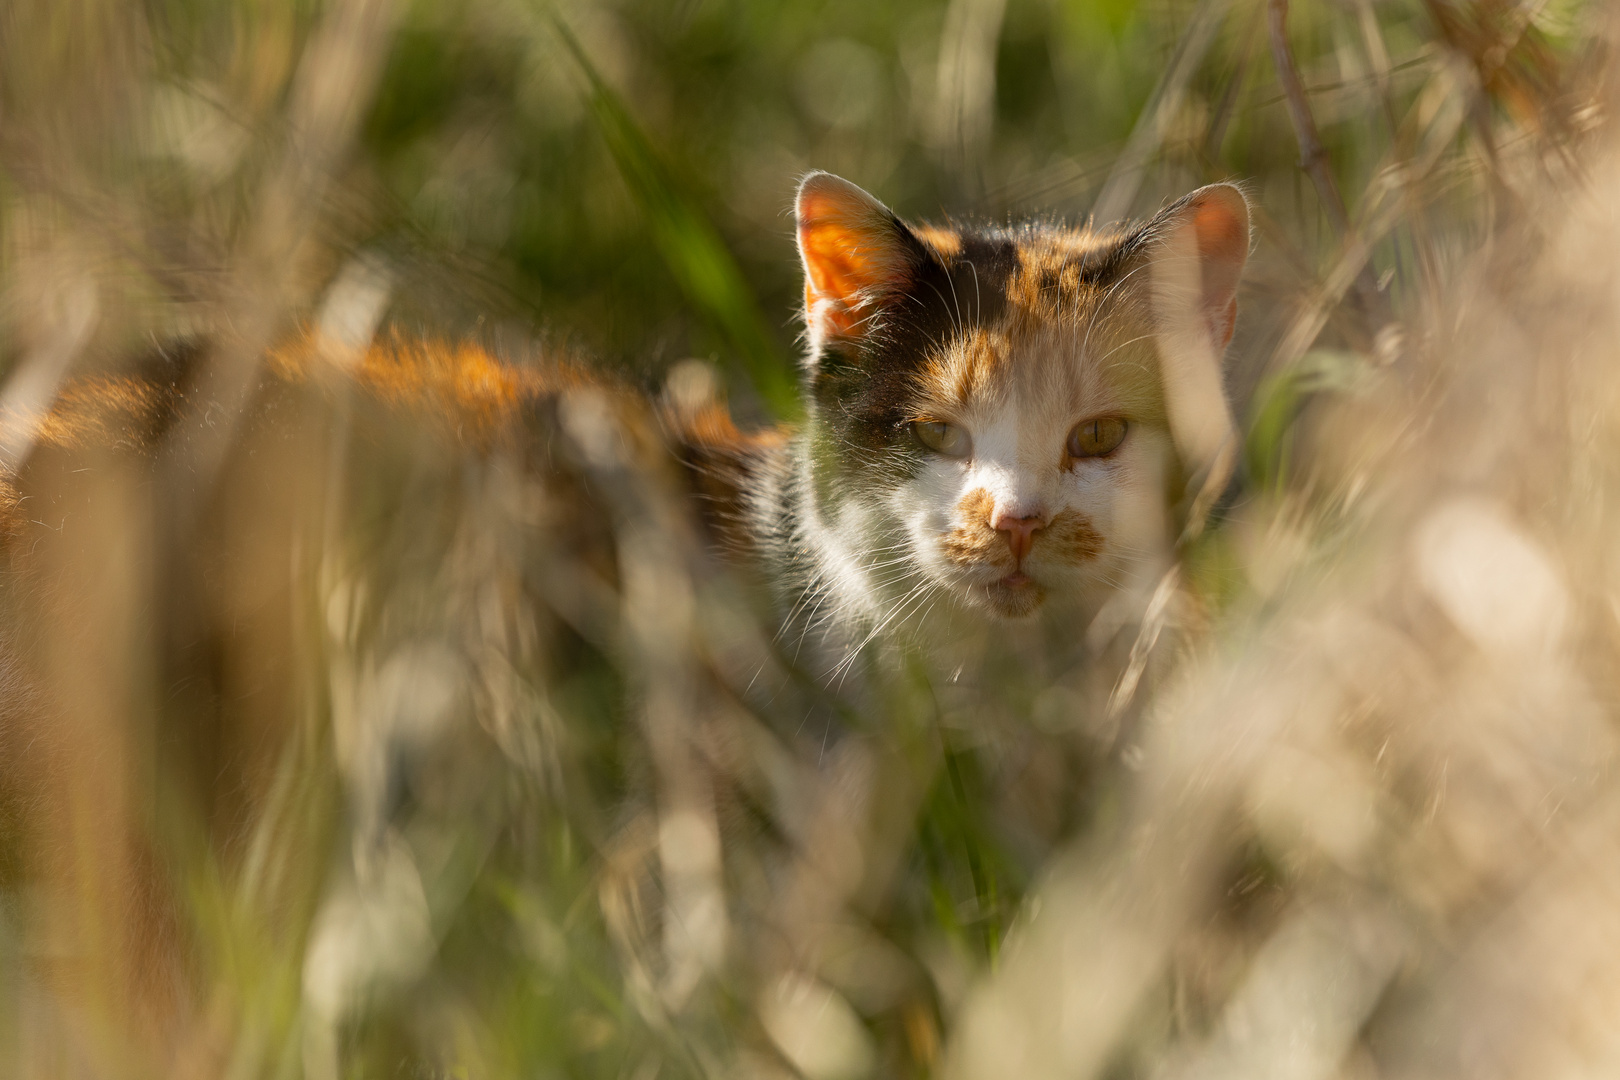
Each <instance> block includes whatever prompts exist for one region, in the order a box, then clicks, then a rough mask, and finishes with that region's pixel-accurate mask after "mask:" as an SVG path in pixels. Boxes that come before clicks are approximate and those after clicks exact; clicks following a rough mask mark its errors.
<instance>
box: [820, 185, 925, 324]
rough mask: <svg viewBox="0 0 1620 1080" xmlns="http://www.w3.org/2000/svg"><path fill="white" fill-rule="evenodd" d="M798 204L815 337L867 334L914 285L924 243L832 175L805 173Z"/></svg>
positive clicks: (884, 209)
mask: <svg viewBox="0 0 1620 1080" xmlns="http://www.w3.org/2000/svg"><path fill="white" fill-rule="evenodd" d="M795 209H796V211H797V216H798V234H799V258H800V260H801V261H803V263H804V318H805V322H806V324H808V326H809V327H810V334H811V338H812V340H813V341H814V342H816V343H818V344H819V343H820V342H822V341H825V340H827V339H829V338H845V339H857V340H858V339H860V338H862V337H864V336H865V335H866V334H867V333H868V332H869V329H870V327H871V326H872V317H873V316H874V315H875V314H876V313H877V312H878V311H880V310H881V308H882V307H883V304H884V303H885V301H887V300H889V299H891V298H892V297H894V296H895V295H896V294H898V293H901V292H903V291H904V290H905V288H906V286H907V285H908V284H910V281H911V278H912V276H913V273H914V269H915V266H916V261H917V259H918V257H919V255H920V254H921V253H922V249H921V245H920V244H919V243H918V242H917V240H916V239H915V238H914V237H913V236H912V235H911V234H910V232H909V231H908V230H907V229H906V227H905V226H904V225H902V224H901V223H900V220H899V219H898V218H896V217H895V216H894V214H892V213H890V212H889V208H888V207H886V206H884V205H883V204H882V203H880V202H878V201H877V200H876V199H874V198H873V197H872V196H870V195H868V194H867V193H866V192H864V191H862V190H861V189H860V188H858V187H856V186H855V185H854V184H852V183H850V182H849V181H848V180H844V179H841V178H839V177H837V176H834V175H832V174H831V173H824V172H814V173H811V174H810V175H809V176H807V177H805V178H804V180H803V182H801V183H800V184H799V195H798V199H797V202H796V204H795Z"/></svg>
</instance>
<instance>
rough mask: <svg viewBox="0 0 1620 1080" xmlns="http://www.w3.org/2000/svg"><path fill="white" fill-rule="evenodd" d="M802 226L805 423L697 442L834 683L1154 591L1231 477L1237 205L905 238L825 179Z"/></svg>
mask: <svg viewBox="0 0 1620 1080" xmlns="http://www.w3.org/2000/svg"><path fill="white" fill-rule="evenodd" d="M796 217H797V240H798V251H799V256H800V260H801V263H802V265H803V269H804V276H805V283H804V309H803V318H804V323H805V335H804V338H805V343H806V350H805V356H804V362H803V374H802V393H803V401H804V410H805V413H806V421H805V423H804V424H803V426H802V427H801V428H799V429H798V430H796V431H793V432H791V433H790V432H786V431H776V432H770V433H765V434H763V435H756V436H753V437H750V438H743V437H741V436H739V435H738V434H737V433H736V431H735V429H734V428H731V427H730V425H729V424H728V423H725V422H723V421H722V422H711V423H709V424H708V425H706V426H705V425H689V432H690V438H691V441H692V442H693V444H694V445H695V447H696V451H697V452H696V457H697V460H698V466H699V468H700V469H702V470H706V471H707V473H708V474H709V475H710V476H711V477H714V478H717V479H716V485H717V487H718V488H719V489H720V490H721V492H722V494H721V495H720V496H719V497H718V500H717V501H718V507H717V509H716V511H715V512H716V513H717V515H718V516H719V517H720V518H721V519H722V523H723V532H724V535H725V536H726V538H727V540H728V542H729V545H730V546H731V548H732V549H733V551H734V552H736V553H738V554H739V555H740V556H741V557H742V558H743V559H745V560H747V561H750V562H752V563H753V564H754V565H755V566H756V567H757V569H758V570H759V572H760V574H761V576H762V577H763V578H764V580H765V581H766V582H767V583H768V585H769V587H770V588H771V589H772V590H773V591H774V593H775V596H776V598H777V603H778V605H779V609H780V618H781V621H782V624H783V633H784V634H785V635H786V636H788V637H789V638H791V639H794V640H796V641H798V642H800V643H803V642H804V641H806V640H809V641H811V642H814V643H817V645H818V646H819V647H820V651H821V652H823V653H824V654H825V657H826V660H827V661H828V662H829V663H830V665H831V666H830V667H828V668H827V669H826V672H824V673H826V674H831V673H834V672H836V671H838V670H840V668H841V666H847V665H848V663H849V662H850V660H851V658H852V656H853V654H854V652H855V651H857V650H858V649H859V648H860V647H861V646H862V645H864V644H866V643H868V642H871V641H873V640H875V639H877V638H880V637H883V636H889V635H904V636H907V637H909V638H910V639H912V640H920V641H922V642H925V643H927V644H929V645H930V646H931V647H934V648H936V649H938V648H943V649H944V650H945V651H946V652H950V651H951V650H952V647H953V646H956V647H957V651H962V646H963V645H964V643H967V649H968V651H973V650H977V649H979V648H981V647H982V645H983V643H984V642H985V640H986V639H987V637H988V638H989V639H995V638H998V637H1001V638H1005V637H1006V636H1007V635H1009V634H1012V635H1017V634H1019V633H1020V632H1021V628H1027V627H1028V626H1029V624H1032V623H1049V624H1053V625H1056V626H1057V627H1058V628H1059V630H1060V632H1061V633H1063V634H1066V635H1067V636H1068V637H1070V638H1073V637H1075V636H1077V635H1078V633H1079V631H1080V630H1081V629H1083V628H1084V627H1085V626H1086V624H1087V623H1088V622H1089V620H1091V619H1092V618H1094V617H1095V616H1096V614H1097V612H1098V611H1099V609H1101V608H1102V607H1103V606H1104V605H1105V603H1106V602H1107V601H1108V600H1109V599H1110V597H1112V596H1114V595H1116V594H1117V593H1119V592H1120V591H1121V590H1131V591H1134V592H1137V593H1140V592H1142V590H1143V589H1151V587H1152V584H1153V582H1154V581H1156V580H1157V579H1159V578H1160V576H1161V575H1162V573H1163V572H1164V570H1165V568H1166V565H1167V562H1168V559H1169V552H1170V549H1171V547H1172V544H1173V541H1174V539H1175V534H1174V524H1175V523H1174V522H1173V521H1172V509H1173V507H1174V505H1175V504H1176V503H1177V502H1178V501H1184V500H1183V499H1182V495H1183V493H1184V492H1185V491H1186V490H1187V489H1188V487H1189V481H1200V480H1202V481H1205V485H1204V486H1205V487H1208V488H1210V490H1214V489H1216V488H1218V487H1219V482H1220V479H1222V478H1224V476H1225V475H1226V474H1227V472H1228V471H1229V466H1228V464H1227V463H1228V462H1229V461H1230V455H1231V453H1232V449H1233V424H1232V419H1231V414H1230V410H1229V409H1228V406H1227V403H1226V400H1225V397H1224V395H1223V393H1222V391H1221V383H1220V371H1219V357H1220V355H1221V354H1222V353H1223V352H1224V350H1225V348H1226V346H1227V344H1228V343H1229V341H1230V340H1231V337H1232V333H1233V328H1234V324H1235V320H1236V313H1237V299H1236V293H1237V285H1238V281H1239V278H1240V276H1241V274H1242V271H1243V266H1244V263H1245V260H1246V258H1247V255H1248V249H1249V214H1248V206H1247V202H1246V199H1245V197H1244V195H1243V193H1242V191H1241V190H1240V189H1239V188H1237V187H1236V186H1233V185H1230V184H1215V185H1210V186H1207V187H1203V188H1200V189H1198V190H1197V191H1194V192H1192V193H1191V194H1189V195H1187V196H1185V197H1183V198H1181V199H1179V200H1178V201H1176V202H1174V203H1173V204H1171V205H1170V206H1168V207H1166V208H1165V209H1164V210H1163V211H1161V212H1160V213H1159V214H1157V215H1156V216H1154V217H1153V218H1152V219H1151V220H1148V221H1146V222H1144V223H1139V224H1134V225H1119V226H1113V227H1108V228H1101V229H1097V228H1092V227H1090V226H1089V225H1087V226H1082V227H1078V228H1075V227H1068V226H1064V225H1061V224H1055V223H1049V222H1044V221H1032V222H1029V223H1027V224H1023V225H1018V226H1008V227H987V228H974V227H967V226H955V225H950V226H938V225H927V224H920V225H911V224H907V223H905V222H903V221H902V220H901V219H900V218H898V217H896V216H895V215H894V214H893V213H892V212H891V211H890V210H889V209H888V208H887V207H885V206H884V205H883V204H882V203H880V202H879V201H878V200H877V199H875V198H874V197H872V196H871V195H869V194H868V193H866V192H865V191H863V190H862V189H860V188H859V187H857V186H855V185H854V184H852V183H850V182H848V181H846V180H843V179H841V178H839V177H836V176H833V175H831V174H829V173H825V172H815V173H811V174H810V175H809V176H807V177H805V178H804V180H803V181H802V182H801V184H800V186H799V189H798V196H797V201H796ZM1205 502H1206V503H1207V495H1206V498H1205ZM813 647H814V646H813Z"/></svg>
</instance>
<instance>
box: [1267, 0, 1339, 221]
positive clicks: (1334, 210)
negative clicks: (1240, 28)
mask: <svg viewBox="0 0 1620 1080" xmlns="http://www.w3.org/2000/svg"><path fill="white" fill-rule="evenodd" d="M1266 23H1267V27H1268V29H1269V30H1270V33H1271V57H1272V60H1273V62H1275V63H1276V65H1277V81H1278V83H1280V84H1281V85H1282V90H1283V101H1284V102H1285V103H1286V104H1287V106H1288V119H1289V120H1290V121H1291V122H1292V123H1293V125H1294V137H1295V138H1296V139H1298V140H1299V167H1300V168H1302V169H1304V170H1305V172H1306V174H1307V175H1309V176H1310V178H1311V183H1313V184H1315V185H1316V195H1317V197H1318V198H1319V199H1321V200H1322V206H1323V208H1324V209H1326V210H1327V215H1328V220H1329V221H1331V222H1332V223H1333V228H1334V229H1335V231H1337V232H1338V234H1339V236H1341V237H1343V236H1344V234H1345V233H1346V232H1347V231H1348V230H1349V228H1350V218H1349V216H1348V215H1347V214H1346V213H1345V209H1344V199H1343V197H1342V196H1340V194H1339V185H1338V184H1336V183H1335V182H1334V180H1333V173H1332V172H1331V171H1330V170H1329V169H1328V159H1327V151H1326V150H1324V149H1323V148H1322V140H1321V138H1320V137H1319V136H1318V135H1317V133H1316V118H1315V117H1313V116H1312V115H1311V106H1310V102H1309V101H1307V100H1306V98H1305V84H1304V83H1303V82H1301V81H1300V78H1299V68H1298V67H1296V66H1295V64H1294V52H1293V50H1292V49H1290V48H1289V46H1288V0H1268V3H1267V5H1266Z"/></svg>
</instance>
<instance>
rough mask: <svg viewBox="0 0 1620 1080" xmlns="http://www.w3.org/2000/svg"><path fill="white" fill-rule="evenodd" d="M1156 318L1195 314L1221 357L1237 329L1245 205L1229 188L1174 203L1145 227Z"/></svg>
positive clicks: (1246, 255) (1207, 190)
mask: <svg viewBox="0 0 1620 1080" xmlns="http://www.w3.org/2000/svg"><path fill="white" fill-rule="evenodd" d="M1146 234H1147V236H1148V237H1149V238H1150V241H1151V243H1152V248H1153V262H1154V274H1153V278H1154V293H1155V300H1156V306H1157V307H1159V308H1160V310H1161V313H1162V314H1165V315H1169V316H1171V317H1172V318H1174V317H1175V316H1176V315H1178V314H1191V313H1192V312H1195V311H1196V313H1197V317H1198V318H1199V319H1200V320H1201V321H1202V322H1203V323H1204V324H1205V325H1206V326H1207V327H1208V330H1209V335H1210V342H1211V344H1212V345H1213V346H1214V347H1215V351H1216V352H1221V351H1222V350H1224V349H1225V348H1226V346H1227V343H1228V342H1230V341H1231V340H1232V329H1233V327H1234V326H1236V325H1237V287H1238V280H1239V279H1240V278H1241V277H1242V276H1243V264H1244V263H1246V262H1247V261H1248V258H1249V203H1248V200H1247V199H1245V198H1244V197H1243V192H1242V191H1240V190H1239V189H1238V188H1236V187H1234V186H1233V185H1231V184H1210V185H1209V186H1208V187H1201V188H1199V189H1198V190H1197V191H1194V192H1192V193H1191V194H1189V195H1185V196H1183V197H1182V198H1180V199H1177V200H1176V201H1175V202H1174V203H1172V204H1171V205H1170V206H1168V207H1166V208H1165V209H1164V210H1163V211H1161V212H1160V213H1159V214H1158V216H1157V217H1155V218H1154V219H1153V221H1152V222H1150V223H1149V225H1148V227H1147V229H1146Z"/></svg>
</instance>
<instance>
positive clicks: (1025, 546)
mask: <svg viewBox="0 0 1620 1080" xmlns="http://www.w3.org/2000/svg"><path fill="white" fill-rule="evenodd" d="M1045 524H1046V521H1045V519H1043V518H1042V517H1041V516H1040V515H1039V514H1031V515H1030V516H1029V517H1013V516H1012V515H1011V514H1007V513H1002V514H997V515H996V520H995V521H994V522H993V523H992V525H993V527H994V528H995V530H996V532H999V533H1006V534H1007V546H1008V547H1009V548H1011V549H1012V553H1013V558H1014V559H1017V560H1018V561H1019V562H1023V561H1024V556H1025V555H1028V554H1029V549H1030V548H1031V547H1032V546H1034V543H1035V533H1036V532H1037V531H1039V530H1040V528H1041V527H1042V526H1044V525H1045Z"/></svg>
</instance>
